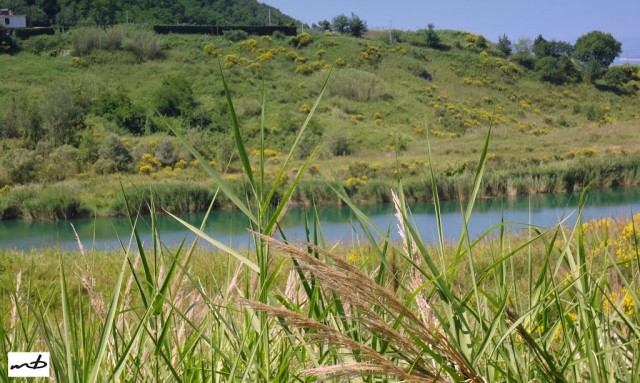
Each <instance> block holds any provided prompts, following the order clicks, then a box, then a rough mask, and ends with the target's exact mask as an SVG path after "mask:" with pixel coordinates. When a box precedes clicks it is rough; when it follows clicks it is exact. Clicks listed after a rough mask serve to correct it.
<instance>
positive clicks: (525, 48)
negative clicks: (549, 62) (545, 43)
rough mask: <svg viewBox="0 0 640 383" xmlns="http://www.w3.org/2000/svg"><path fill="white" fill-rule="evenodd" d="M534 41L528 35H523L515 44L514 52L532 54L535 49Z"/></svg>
mask: <svg viewBox="0 0 640 383" xmlns="http://www.w3.org/2000/svg"><path fill="white" fill-rule="evenodd" d="M531 45H532V41H531V39H530V38H528V37H521V38H519V39H518V41H516V42H515V43H514V44H513V52H514V53H515V54H521V55H531V54H532V53H533V51H532V50H531Z"/></svg>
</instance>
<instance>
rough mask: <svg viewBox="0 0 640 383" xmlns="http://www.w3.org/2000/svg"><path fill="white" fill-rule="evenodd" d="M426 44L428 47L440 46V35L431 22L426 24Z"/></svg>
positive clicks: (435, 47) (436, 47)
mask: <svg viewBox="0 0 640 383" xmlns="http://www.w3.org/2000/svg"><path fill="white" fill-rule="evenodd" d="M426 44H427V46H428V47H429V48H434V49H438V48H440V46H441V44H442V42H441V41H440V36H438V34H437V33H436V29H435V27H434V26H433V24H429V25H427V36H426Z"/></svg>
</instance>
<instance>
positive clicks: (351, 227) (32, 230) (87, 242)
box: [0, 188, 640, 250]
mask: <svg viewBox="0 0 640 383" xmlns="http://www.w3.org/2000/svg"><path fill="white" fill-rule="evenodd" d="M461 204H464V206H466V202H459V201H450V202H444V203H443V204H442V221H443V226H444V233H445V237H446V238H448V239H453V238H457V237H458V236H459V235H460V229H461V226H462V218H461V214H460V211H461ZM577 205H578V195H577V194H552V195H539V196H532V197H518V198H498V199H491V200H479V201H477V202H476V205H475V208H474V214H473V215H472V217H471V221H470V222H469V232H470V233H471V235H472V236H474V237H475V236H478V235H480V234H482V233H484V232H485V231H487V230H488V229H489V228H491V227H492V226H494V225H497V224H499V223H500V220H501V219H502V218H503V217H504V220H505V221H506V222H510V224H509V228H510V229H512V230H517V229H518V228H522V227H523V224H527V223H531V224H534V225H539V226H543V227H549V226H553V225H556V224H558V223H559V222H561V221H562V220H563V219H567V221H566V222H567V224H573V223H574V222H575V220H576V217H577V211H576V208H577ZM361 209H362V211H363V212H364V213H365V214H366V215H367V216H368V217H369V218H370V219H371V220H372V221H373V223H374V224H375V225H376V226H378V227H379V228H380V229H381V230H382V231H383V232H384V231H386V230H387V228H389V227H390V226H391V228H392V231H393V232H394V233H395V231H396V230H395V227H396V222H395V218H394V217H393V207H392V206H391V205H375V206H362V207H361ZM638 211H640V188H632V189H604V190H592V191H590V192H589V193H588V196H587V203H586V206H585V209H584V211H583V216H584V219H585V220H586V219H594V218H603V217H629V216H631V215H632V214H634V213H636V212H638ZM411 212H412V217H413V220H414V222H415V224H416V227H417V228H418V229H419V231H420V234H421V235H422V237H423V238H424V239H425V240H426V241H428V242H433V241H434V239H435V237H436V226H435V214H434V210H433V205H432V204H416V205H412V206H411ZM318 213H319V217H320V226H321V228H322V232H323V233H324V237H325V239H326V240H327V241H328V242H336V241H353V240H355V239H357V238H359V237H361V236H362V230H361V229H360V227H359V225H358V223H357V220H356V219H355V217H354V215H353V214H352V213H351V211H350V210H349V209H348V208H347V207H320V208H318ZM305 214H306V215H307V217H309V219H310V218H311V212H310V211H309V209H308V208H306V209H305V208H303V207H295V208H291V209H289V210H288V212H287V214H286V217H285V219H284V220H283V222H282V230H283V231H284V233H285V235H286V236H287V238H289V239H299V240H303V239H305V223H304V222H305ZM203 218H204V214H191V215H187V216H183V219H185V220H186V221H188V222H190V223H191V224H193V225H195V226H200V224H201V223H202V219H203ZM511 222H512V224H511ZM72 225H73V227H75V229H76V231H77V232H78V235H79V237H80V239H81V241H82V243H83V246H84V247H85V248H86V249H90V248H95V249H99V250H113V249H119V248H120V246H121V243H122V244H124V245H125V246H126V245H127V244H128V243H129V239H130V235H131V225H130V224H129V220H128V219H127V218H99V219H77V220H69V221H60V222H27V221H9V222H0V248H18V249H29V248H43V247H51V246H53V247H59V248H62V249H65V250H74V249H77V248H78V242H77V240H76V238H75V235H74V233H73V229H72ZM247 227H248V224H247V220H246V219H245V218H244V217H243V216H242V214H240V213H239V212H236V211H232V212H229V211H215V212H213V213H212V214H211V215H210V217H209V220H208V221H207V223H206V228H205V231H206V232H207V234H208V235H210V236H212V237H214V238H216V239H218V240H220V241H222V242H224V243H227V244H230V245H232V246H236V247H244V246H250V242H251V241H250V236H249V234H248V233H247V230H246V228H247ZM157 228H158V231H159V233H160V237H161V240H162V241H163V242H164V243H165V244H168V245H175V244H178V243H180V241H182V240H183V239H185V238H186V239H187V240H188V241H191V240H193V238H194V235H192V234H190V232H188V231H187V230H185V229H184V228H183V227H182V226H181V225H180V223H178V222H176V221H175V220H174V219H173V218H171V217H167V216H161V217H158V221H157ZM139 230H140V232H141V235H142V238H143V241H144V243H145V244H149V243H150V241H151V235H150V231H151V230H150V219H149V218H148V217H142V218H141V221H140V222H139ZM393 235H394V236H397V235H395V234H393ZM201 243H203V242H201Z"/></svg>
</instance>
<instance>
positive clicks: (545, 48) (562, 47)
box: [531, 35, 573, 58]
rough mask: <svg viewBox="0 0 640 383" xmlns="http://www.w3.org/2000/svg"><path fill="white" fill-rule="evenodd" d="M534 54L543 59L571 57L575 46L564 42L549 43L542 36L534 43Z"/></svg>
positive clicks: (553, 41)
mask: <svg viewBox="0 0 640 383" xmlns="http://www.w3.org/2000/svg"><path fill="white" fill-rule="evenodd" d="M531 49H532V51H533V53H534V54H535V55H536V56H537V57H539V58H541V57H569V56H571V53H572V52H573V46H572V45H571V44H569V43H567V42H564V41H555V40H552V41H547V40H545V38H544V37H542V35H538V37H537V38H536V39H535V41H534V42H533V45H532V47H531Z"/></svg>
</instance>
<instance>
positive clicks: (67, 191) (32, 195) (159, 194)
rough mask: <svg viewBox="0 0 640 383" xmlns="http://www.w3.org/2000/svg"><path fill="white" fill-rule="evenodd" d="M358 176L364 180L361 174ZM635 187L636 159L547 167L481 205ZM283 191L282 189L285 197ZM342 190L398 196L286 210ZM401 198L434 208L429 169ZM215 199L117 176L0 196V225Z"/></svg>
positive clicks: (518, 172)
mask: <svg viewBox="0 0 640 383" xmlns="http://www.w3.org/2000/svg"><path fill="white" fill-rule="evenodd" d="M491 161H492V160H491V158H490V159H489V166H492V163H491ZM496 167H498V168H499V166H496ZM474 171H475V164H473V163H470V164H468V166H466V167H465V168H463V169H459V170H458V171H457V172H456V173H455V174H442V173H440V174H439V175H438V179H437V181H436V182H437V185H438V193H439V196H440V198H441V199H442V200H457V199H465V198H467V197H468V193H469V191H470V190H471V185H472V183H473V177H474V176H473V172H474ZM400 172H402V169H401V168H400ZM363 176H365V177H366V174H365V175H363ZM230 178H239V177H237V176H236V177H230ZM229 183H230V185H231V186H232V187H233V188H234V189H235V192H236V194H238V195H244V194H245V193H246V189H245V187H246V185H245V184H244V183H243V182H242V181H241V180H237V179H236V180H231V181H229ZM637 185H640V154H633V155H626V156H602V157H596V158H583V159H576V160H574V161H573V162H571V163H568V164H560V165H556V166H551V167H531V168H516V169H500V170H494V171H492V170H491V169H489V170H488V172H487V174H486V175H485V177H484V179H483V182H482V184H481V189H480V194H479V195H480V196H481V198H495V197H504V196H509V197H515V196H523V195H536V194H546V193H563V192H569V193H572V192H576V191H579V190H581V189H582V188H584V187H586V186H589V187H590V188H593V189H595V188H612V187H631V186H637ZM284 187H285V186H283V187H282V188H281V189H282V190H284ZM341 187H344V188H345V190H346V191H347V193H348V194H349V195H350V197H351V198H352V199H353V201H354V202H356V203H359V204H384V203H389V202H390V201H391V192H390V190H391V189H392V188H393V189H395V188H397V182H396V181H394V180H391V179H388V178H382V177H379V178H376V177H375V175H374V176H373V177H371V178H369V177H366V178H363V179H361V180H360V181H359V182H346V183H345V182H343V181H331V180H326V179H316V178H313V177H308V178H306V179H303V180H302V181H301V182H300V183H299V184H298V187H297V189H296V192H295V193H294V196H293V198H292V202H293V204H297V205H311V204H316V205H319V206H332V205H340V204H341V200H340V199H339V198H338V196H337V195H336V193H335V191H334V189H336V188H341ZM403 190H404V194H405V196H406V199H407V200H408V201H410V202H430V201H432V200H433V196H432V184H431V178H430V176H429V173H428V169H425V170H423V171H421V172H420V173H418V174H413V175H408V176H406V177H403ZM215 195H216V188H215V185H213V184H212V182H211V181H210V179H209V178H207V176H206V175H204V174H200V175H197V176H193V177H190V178H175V179H164V180H153V179H151V178H149V177H141V176H134V177H126V176H119V175H118V176H113V177H88V178H79V179H74V180H68V181H65V182H62V183H57V184H50V185H45V184H40V185H35V184H34V185H27V186H20V187H16V188H12V189H9V190H5V191H2V192H0V220H13V219H23V220H29V221H56V220H66V219H71V218H95V217H117V216H126V215H127V214H128V211H127V202H128V203H129V205H130V206H132V207H134V209H138V211H139V212H140V213H142V214H147V213H148V212H149V211H148V209H149V206H151V205H152V201H153V206H154V207H155V210H156V212H158V213H162V212H163V211H164V210H166V211H170V212H173V213H176V214H188V213H196V212H202V211H205V210H206V209H207V208H208V207H209V205H210V203H211V201H212V200H213V197H214V196H215ZM125 196H126V197H125ZM214 208H215V209H217V210H228V209H231V208H233V204H232V203H231V202H230V201H229V200H228V198H226V196H224V195H223V194H222V193H220V194H218V195H217V197H216V199H215V203H214Z"/></svg>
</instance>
